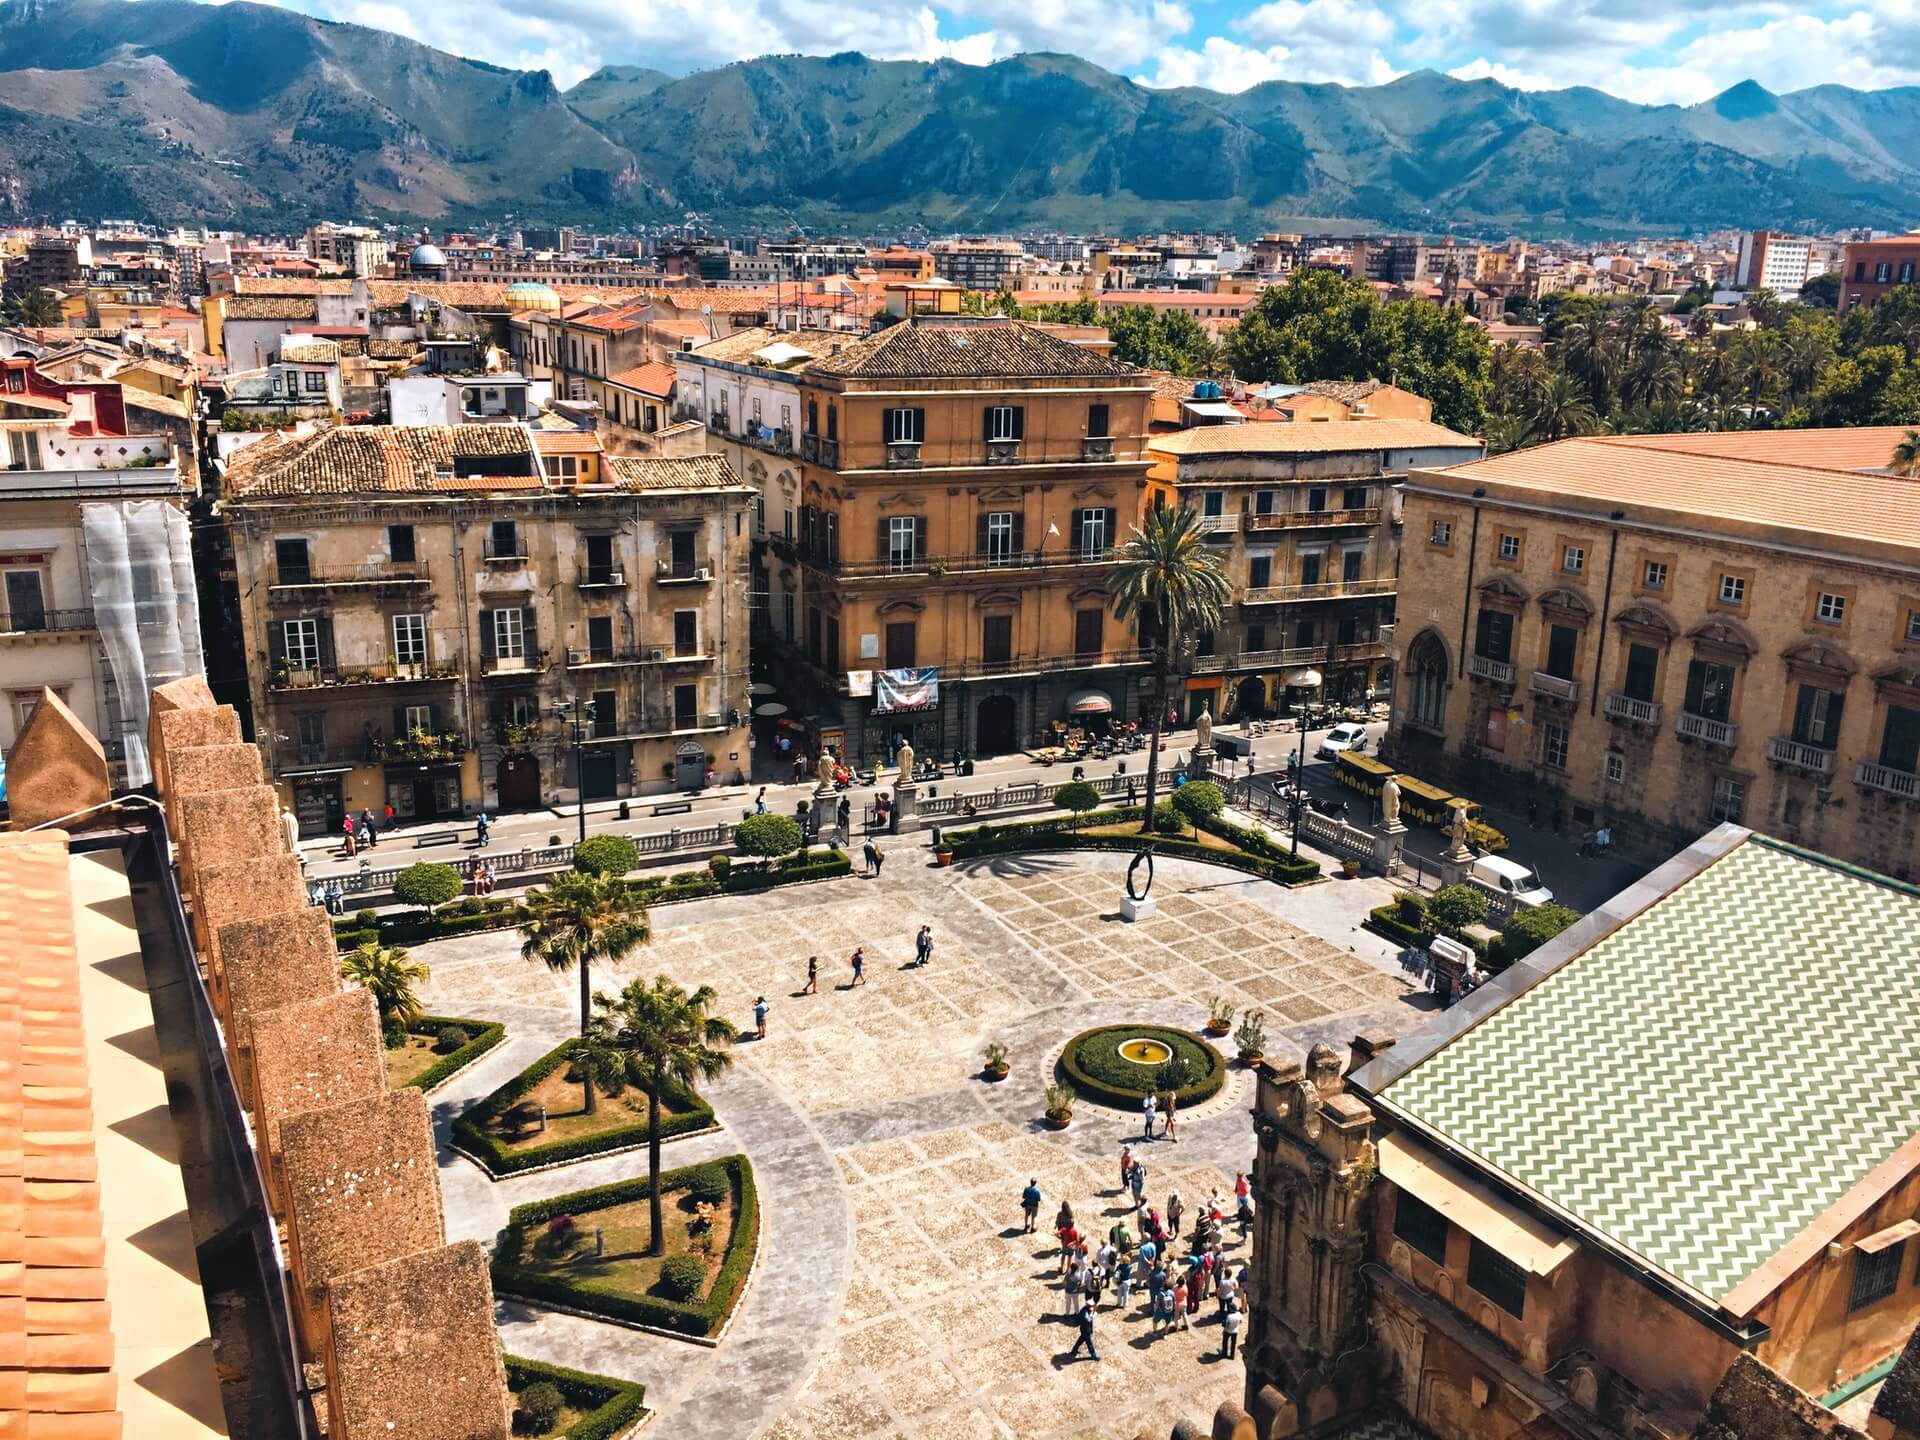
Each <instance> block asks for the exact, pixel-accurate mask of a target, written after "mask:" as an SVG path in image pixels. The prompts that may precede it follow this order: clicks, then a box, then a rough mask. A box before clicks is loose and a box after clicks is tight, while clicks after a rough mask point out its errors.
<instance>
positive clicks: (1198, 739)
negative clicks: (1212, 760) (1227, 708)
mask: <svg viewBox="0 0 1920 1440" xmlns="http://www.w3.org/2000/svg"><path fill="white" fill-rule="evenodd" d="M1193 748H1194V749H1196V750H1211V749H1212V748H1213V712H1212V710H1211V709H1210V708H1209V707H1207V706H1205V705H1202V706H1201V707H1200V718H1199V719H1197V720H1195V721H1194V722H1193Z"/></svg>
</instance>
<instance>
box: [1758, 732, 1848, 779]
mask: <svg viewBox="0 0 1920 1440" xmlns="http://www.w3.org/2000/svg"><path fill="white" fill-rule="evenodd" d="M1767 763H1768V764H1769V765H1784V766H1786V768H1787V769H1789V770H1804V771H1806V772H1807V773H1808V774H1809V775H1831V774H1833V751H1831V750H1823V749H1821V748H1820V747H1819V746H1818V745H1809V744H1807V742H1806V741H1804V740H1796V739H1794V738H1793V737H1792V736H1791V735H1775V736H1772V737H1770V738H1769V739H1768V741H1767Z"/></svg>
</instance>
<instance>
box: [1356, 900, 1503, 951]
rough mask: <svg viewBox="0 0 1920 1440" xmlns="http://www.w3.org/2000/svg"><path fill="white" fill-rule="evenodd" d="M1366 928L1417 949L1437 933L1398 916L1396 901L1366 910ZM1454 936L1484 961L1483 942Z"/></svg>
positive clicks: (1464, 936) (1484, 946)
mask: <svg viewBox="0 0 1920 1440" xmlns="http://www.w3.org/2000/svg"><path fill="white" fill-rule="evenodd" d="M1367 929H1369V930H1371V931H1373V932H1374V933H1375V934H1376V935H1384V936H1386V937H1387V939H1389V940H1397V941H1399V942H1400V943H1401V944H1402V945H1411V946H1413V947H1414V948H1416V949H1419V950H1424V949H1426V948H1427V946H1428V945H1429V944H1431V943H1432V941H1433V937H1434V935H1435V934H1436V933H1438V932H1436V931H1435V930H1434V928H1433V927H1432V926H1431V925H1409V924H1408V923H1407V922H1406V921H1405V920H1403V919H1402V918H1401V917H1400V906H1399V905H1398V904H1397V903H1395V904H1391V905H1381V906H1378V907H1376V908H1375V909H1372V910H1369V911H1368V912H1367ZM1454 938H1457V939H1458V940H1459V941H1460V943H1461V944H1462V945H1465V946H1467V947H1468V948H1470V949H1471V950H1472V951H1473V952H1474V954H1476V955H1478V956H1479V957H1480V959H1481V961H1482V962H1485V961H1486V959H1487V947H1486V944H1485V943H1484V942H1482V941H1480V940H1477V939H1475V938H1474V937H1473V936H1471V935H1461V936H1457V937H1454Z"/></svg>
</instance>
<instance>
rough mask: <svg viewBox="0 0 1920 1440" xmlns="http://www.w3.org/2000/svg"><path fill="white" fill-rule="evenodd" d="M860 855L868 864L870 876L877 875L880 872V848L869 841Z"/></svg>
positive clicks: (867, 871)
mask: <svg viewBox="0 0 1920 1440" xmlns="http://www.w3.org/2000/svg"><path fill="white" fill-rule="evenodd" d="M860 854H861V858H862V859H864V860H865V861H866V862H867V870H866V873H867V874H869V875H874V874H877V873H878V872H879V870H880V847H879V846H878V845H875V844H874V843H873V841H871V840H869V841H867V843H866V845H865V846H864V847H862V849H861V852H860Z"/></svg>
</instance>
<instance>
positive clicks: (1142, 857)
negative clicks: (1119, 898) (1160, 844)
mask: <svg viewBox="0 0 1920 1440" xmlns="http://www.w3.org/2000/svg"><path fill="white" fill-rule="evenodd" d="M1142 864H1144V865H1145V866H1146V867H1147V880H1146V883H1145V884H1144V885H1142V886H1141V887H1140V893H1139V894H1138V895H1136V894H1134V893H1133V872H1134V871H1136V870H1138V869H1139V868H1140V867H1141V865H1142ZM1152 890H1153V846H1151V845H1149V846H1147V847H1146V848H1145V849H1143V850H1141V852H1140V853H1139V854H1138V855H1135V856H1134V857H1133V863H1132V864H1131V865H1129V866H1127V898H1128V899H1129V900H1132V901H1134V902H1135V903H1138V902H1139V901H1142V900H1144V899H1146V898H1147V896H1148V895H1149V894H1150V893H1151V892H1152Z"/></svg>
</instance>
